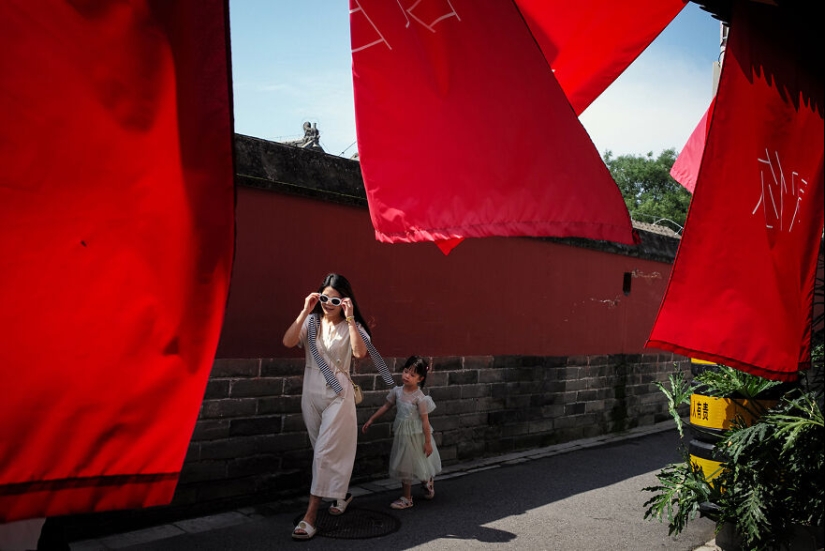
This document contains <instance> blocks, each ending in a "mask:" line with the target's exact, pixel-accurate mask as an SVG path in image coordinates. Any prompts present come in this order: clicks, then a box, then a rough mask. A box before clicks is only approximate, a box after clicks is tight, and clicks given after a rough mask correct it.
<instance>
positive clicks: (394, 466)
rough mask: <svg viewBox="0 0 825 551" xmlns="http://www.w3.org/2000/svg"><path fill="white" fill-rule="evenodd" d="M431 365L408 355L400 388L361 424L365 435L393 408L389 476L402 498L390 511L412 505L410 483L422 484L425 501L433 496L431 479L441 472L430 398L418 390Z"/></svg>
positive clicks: (425, 379) (390, 394)
mask: <svg viewBox="0 0 825 551" xmlns="http://www.w3.org/2000/svg"><path fill="white" fill-rule="evenodd" d="M429 371H430V366H429V365H428V364H427V362H426V360H424V359H423V358H420V357H418V356H410V357H409V359H407V362H406V363H405V364H404V371H403V372H402V374H401V382H402V383H403V385H402V386H397V387H395V388H394V389H392V390H391V391H390V393H389V395H387V401H386V402H384V405H383V406H381V407H380V408H378V411H376V412H375V413H374V414H373V415H372V417H370V418H369V420H368V421H367V422H366V423H364V427H363V428H362V429H361V432H363V433H364V434H366V432H367V429H369V427H370V425H372V424H373V422H374V421H375V420H376V419H378V418H379V417H381V416H382V415H384V414H385V413H386V412H387V411H389V410H390V408H392V407H393V405H394V406H396V414H395V422H394V423H393V426H392V431H393V434H394V435H395V438H394V439H393V443H392V451H391V452H390V466H389V474H390V477H392V478H395V479H397V480H400V481H401V487H402V490H403V493H404V495H402V496H401V497H400V498H398V499H397V500H395V501H393V502H392V504H390V507H392V508H393V509H409V508H410V507H412V506H413V501H412V483H413V481H414V480H420V481H421V488H422V489H423V490H424V498H425V499H432V498H433V497H435V486H434V484H433V478H434V477H435V475H437V474H438V473H440V472H441V456H439V455H438V448H436V445H435V440H433V437H432V435H433V431H432V427H431V426H430V419H429V414H430V412H431V411H433V410H434V409H435V403H434V402H433V399H432V398H431V397H429V396H426V395H425V394H424V393H423V392H421V389H422V388H423V387H424V384H425V383H426V381H427V373H428V372H429Z"/></svg>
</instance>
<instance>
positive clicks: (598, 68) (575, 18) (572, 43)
mask: <svg viewBox="0 0 825 551" xmlns="http://www.w3.org/2000/svg"><path fill="white" fill-rule="evenodd" d="M515 3H516V5H517V6H518V8H519V11H521V13H522V15H523V16H524V20H525V21H526V22H527V24H528V25H529V27H530V31H531V32H532V33H533V36H534V37H535V40H536V42H537V43H538V45H539V46H540V47H541V51H542V52H543V54H544V57H545V59H546V60H547V63H548V64H549V65H550V66H551V67H552V68H553V75H554V76H555V77H556V79H557V80H558V81H559V84H560V85H561V87H562V90H564V93H565V95H566V96H567V99H568V100H569V101H570V105H572V106H573V110H574V111H575V112H576V113H577V114H581V113H582V112H583V111H584V110H585V109H587V107H588V106H589V105H590V104H591V103H592V102H593V100H595V99H596V98H597V97H599V95H600V94H601V93H602V92H604V91H605V90H606V89H607V87H608V86H610V85H611V84H612V83H613V81H614V80H616V78H618V76H619V75H621V74H622V72H624V70H625V69H627V67H628V66H629V65H630V64H631V63H633V61H635V60H636V58H637V57H638V56H639V54H641V53H642V52H643V51H644V50H645V48H647V47H648V45H650V43H651V42H653V41H654V40H655V39H656V37H657V36H659V34H660V33H661V32H662V30H664V28H665V27H667V26H668V24H669V23H670V22H671V21H672V20H673V18H674V17H676V16H677V15H678V14H679V12H680V11H682V8H684V7H685V5H686V4H687V0H625V1H624V2H612V1H608V0H578V1H576V2H562V1H558V0H515Z"/></svg>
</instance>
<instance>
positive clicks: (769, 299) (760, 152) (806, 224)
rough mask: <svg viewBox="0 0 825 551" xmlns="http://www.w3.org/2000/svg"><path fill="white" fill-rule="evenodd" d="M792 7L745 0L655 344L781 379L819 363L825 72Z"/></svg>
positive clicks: (737, 13)
mask: <svg viewBox="0 0 825 551" xmlns="http://www.w3.org/2000/svg"><path fill="white" fill-rule="evenodd" d="M785 14H786V12H785V11H783V10H781V9H778V8H776V7H773V6H768V5H763V4H758V3H754V2H739V3H735V4H734V12H733V20H732V22H731V30H730V38H729V46H728V48H727V50H726V54H725V62H724V66H723V68H722V76H721V81H720V84H719V91H718V94H717V97H716V105H715V107H714V113H713V124H712V126H711V132H710V135H709V136H708V142H707V147H706V149H705V153H704V156H703V158H702V166H701V169H700V172H699V179H698V182H697V186H696V190H695V194H694V198H693V201H692V204H691V207H690V212H689V213H688V219H687V223H686V226H685V232H684V234H683V237H682V242H681V245H680V248H679V253H678V256H677V259H676V263H675V265H674V267H673V270H672V273H671V279H670V283H669V285H668V289H667V291H666V295H665V298H664V301H663V303H662V307H661V309H660V312H659V315H658V318H657V320H656V323H655V325H654V327H653V331H652V333H651V336H650V339H649V341H648V343H647V346H650V347H656V348H662V349H666V350H672V351H675V352H678V353H680V354H684V355H687V356H690V357H695V358H700V359H705V360H711V361H715V362H718V363H722V364H726V365H729V366H732V367H735V368H737V369H740V370H743V371H746V372H749V373H753V374H756V375H760V376H763V377H768V378H771V379H776V380H794V379H795V378H796V373H797V371H798V370H799V369H805V368H807V367H809V366H810V330H811V327H810V323H811V314H812V302H813V301H812V297H813V287H814V280H815V271H816V258H817V253H818V251H819V242H820V239H821V237H822V229H823V209H822V204H823V147H824V146H825V143H823V141H824V140H823V135H825V125H823V118H822V107H823V99H825V94H823V80H822V73H821V72H820V69H817V68H816V65H815V64H813V65H810V64H809V63H808V60H809V59H810V56H811V55H816V54H814V53H813V52H809V51H807V50H806V48H805V46H803V45H801V43H800V41H799V40H798V39H797V38H798V37H797V36H796V33H797V31H798V28H797V26H796V25H794V24H792V22H790V21H789V20H787V19H786V18H785V17H786V15H785Z"/></svg>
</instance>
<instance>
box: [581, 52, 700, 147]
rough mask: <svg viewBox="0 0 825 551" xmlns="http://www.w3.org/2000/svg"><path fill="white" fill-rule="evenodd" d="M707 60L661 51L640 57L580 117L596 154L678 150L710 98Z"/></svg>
mask: <svg viewBox="0 0 825 551" xmlns="http://www.w3.org/2000/svg"><path fill="white" fill-rule="evenodd" d="M712 74H713V68H712V65H711V64H708V66H707V67H699V66H697V65H695V64H693V63H689V62H687V61H686V59H685V58H680V57H678V55H674V54H672V53H671V54H667V53H662V52H653V53H645V54H642V56H640V57H639V58H638V59H637V60H636V62H634V63H633V64H632V65H631V66H630V67H629V68H628V69H627V70H626V71H625V72H624V73H623V74H622V75H621V76H620V77H619V78H618V79H617V80H616V81H615V82H614V83H613V85H611V86H610V87H609V88H608V89H607V90H606V91H605V92H604V93H603V94H602V95H601V96H600V97H599V98H597V99H596V101H595V102H593V104H591V105H590V107H588V108H587V110H586V111H585V112H584V113H582V115H581V117H580V120H581V121H582V124H583V125H584V127H585V128H586V129H587V131H588V133H589V134H590V137H591V139H592V140H593V143H594V144H595V145H596V148H597V149H598V151H599V153H601V154H603V153H604V152H605V151H606V150H610V151H612V152H613V154H614V156H618V155H624V154H631V155H644V154H646V153H648V152H649V151H652V152H653V153H654V154H659V153H660V152H661V151H663V150H665V149H669V148H674V149H676V150H677V151H680V150H681V149H682V147H683V146H684V144H685V142H686V141H687V139H688V137H689V136H690V133H691V132H692V131H693V129H694V128H695V127H696V124H697V123H698V122H699V119H700V118H701V117H702V115H703V114H704V112H705V110H706V109H707V107H708V105H709V103H710V100H711V97H712Z"/></svg>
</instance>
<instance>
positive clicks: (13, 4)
mask: <svg viewBox="0 0 825 551" xmlns="http://www.w3.org/2000/svg"><path fill="white" fill-rule="evenodd" d="M227 17H228V15H227V3H226V2H225V0H182V1H178V2H150V1H146V0H144V1H133V2H127V3H124V2H64V1H58V0H43V1H39V2H31V1H29V0H5V1H4V2H0V49H2V51H3V52H4V55H3V56H0V75H2V76H0V78H1V79H2V86H0V113H2V121H3V124H2V126H0V166H2V170H3V173H2V176H0V252H2V254H1V255H0V305H2V307H0V331H2V338H3V346H2V347H0V377H2V384H0V522H7V521H12V520H16V519H23V518H27V517H43V516H55V515H65V514H71V513H83V512H91V511H102V510H107V509H121V508H132V507H146V506H150V505H160V504H165V503H168V502H169V501H170V500H171V498H172V495H173V493H174V490H175V485H176V482H177V478H178V473H179V471H180V469H181V465H182V464H183V459H184V456H185V455H186V451H187V448H188V444H189V439H190V437H191V434H192V431H193V428H194V425H195V421H196V419H197V416H198V410H199V407H200V403H201V399H202V396H203V391H204V388H205V386H206V382H207V378H208V376H209V372H210V369H211V366H212V360H213V356H214V352H215V349H216V347H217V342H218V337H219V333H220V329H221V323H222V319H223V311H224V306H225V301H226V297H227V291H228V285H229V276H230V271H231V263H232V254H233V246H234V245H233V242H234V188H233V172H234V171H233V166H232V147H233V146H232V139H233V133H232V123H231V121H232V117H231V101H230V99H231V96H230V75H229V67H228V60H229V56H228V51H229V50H228V43H227Z"/></svg>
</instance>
